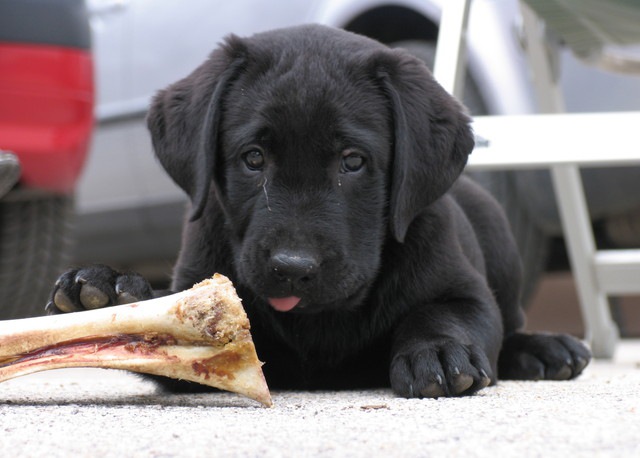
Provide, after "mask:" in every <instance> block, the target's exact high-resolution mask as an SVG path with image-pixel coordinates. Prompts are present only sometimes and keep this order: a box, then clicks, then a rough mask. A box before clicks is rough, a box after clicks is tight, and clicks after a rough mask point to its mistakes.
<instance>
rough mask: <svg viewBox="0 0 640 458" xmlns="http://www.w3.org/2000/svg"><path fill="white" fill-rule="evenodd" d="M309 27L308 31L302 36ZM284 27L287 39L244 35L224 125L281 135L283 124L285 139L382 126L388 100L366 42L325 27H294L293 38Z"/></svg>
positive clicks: (379, 129)
mask: <svg viewBox="0 0 640 458" xmlns="http://www.w3.org/2000/svg"><path fill="white" fill-rule="evenodd" d="M308 29H310V30H311V32H313V33H309V34H304V33H301V32H303V31H305V30H308ZM290 30H291V29H288V30H287V33H286V34H285V35H287V38H288V39H287V40H285V39H284V37H283V34H284V32H283V34H280V33H271V34H265V35H263V36H257V38H253V39H251V40H249V46H248V51H247V52H248V58H247V60H246V62H245V65H244V69H243V72H242V74H241V75H240V76H239V77H238V79H237V81H236V82H235V84H234V85H233V89H232V91H231V94H230V96H229V97H227V108H226V110H225V111H226V114H227V118H228V119H229V118H231V121H230V122H231V123H232V124H234V125H242V124H244V125H245V127H247V129H243V130H244V131H245V132H248V130H249V129H248V127H249V126H250V125H253V126H254V127H255V129H254V130H260V129H262V130H269V129H270V128H271V131H274V130H275V131H280V133H282V130H283V126H286V130H287V136H288V138H290V139H296V138H298V139H299V138H303V137H304V138H305V139H307V140H313V137H316V139H317V140H318V141H322V139H323V138H325V139H326V138H328V137H331V136H335V135H337V134H351V135H357V133H358V132H362V131H367V130H372V131H376V132H380V133H384V132H385V131H387V127H388V123H389V116H388V110H387V103H388V101H387V99H386V97H385V96H384V94H383V92H382V90H381V89H380V88H379V86H378V84H377V82H376V80H375V74H374V68H373V66H372V65H370V62H369V60H370V59H367V58H366V56H367V54H370V52H369V51H370V50H369V48H368V46H369V45H370V41H371V40H368V39H364V38H363V37H358V36H356V35H353V34H349V33H346V32H340V31H336V30H333V29H329V28H326V27H320V28H316V27H310V28H305V27H302V28H299V29H294V35H296V34H300V36H299V37H295V36H294V37H291V36H290V33H289V32H290ZM297 38H299V40H297ZM372 43H374V45H373V46H374V47H376V46H377V47H380V46H381V45H379V44H375V42H372ZM338 44H342V45H343V46H342V47H336V46H337V45H338ZM357 50H360V52H356V51H357Z"/></svg>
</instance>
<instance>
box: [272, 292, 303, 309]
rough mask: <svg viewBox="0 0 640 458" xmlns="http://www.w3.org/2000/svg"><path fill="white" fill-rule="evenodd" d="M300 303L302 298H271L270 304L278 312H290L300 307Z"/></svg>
mask: <svg viewBox="0 0 640 458" xmlns="http://www.w3.org/2000/svg"><path fill="white" fill-rule="evenodd" d="M299 302H300V298H299V297H296V296H289V297H272V298H269V304H271V307H273V308H274V309H276V310H277V311H278V312H288V311H289V310H291V309H292V308H294V307H295V306H296V305H298V303H299Z"/></svg>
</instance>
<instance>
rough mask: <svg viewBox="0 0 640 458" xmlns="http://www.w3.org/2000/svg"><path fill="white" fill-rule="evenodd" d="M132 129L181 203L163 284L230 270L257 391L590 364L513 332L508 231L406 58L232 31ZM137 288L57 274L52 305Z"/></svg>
mask: <svg viewBox="0 0 640 458" xmlns="http://www.w3.org/2000/svg"><path fill="white" fill-rule="evenodd" d="M148 124H149V129H150V131H151V136H152V139H153V145H154V148H155V151H156V154H157V156H158V158H159V159H160V161H161V162H162V164H163V166H164V167H165V169H166V170H167V172H168V173H169V174H170V175H171V177H172V178H173V179H174V180H175V181H176V183H177V184H178V185H180V186H181V187H182V188H183V189H184V190H185V191H186V192H187V193H188V194H189V196H190V197H191V202H192V205H191V211H190V217H189V220H188V221H187V222H186V223H185V227H184V235H183V243H182V250H181V252H180V257H179V260H178V263H177V265H176V267H175V273H174V281H173V289H174V290H182V289H185V288H188V287H190V286H191V285H193V284H194V283H196V282H198V281H200V280H202V279H204V278H205V277H209V276H211V275H212V274H213V273H214V272H220V273H222V274H224V275H227V276H228V277H230V278H231V279H232V281H233V282H234V283H235V285H236V288H237V290H238V293H239V295H240V297H241V298H242V299H243V304H244V307H245V308H246V311H247V313H248V315H249V318H250V320H251V325H252V334H253V337H254V341H255V344H256V348H257V350H258V354H259V356H260V358H261V359H262V360H263V361H265V362H266V364H265V366H264V370H265V374H266V377H267V381H268V382H269V384H270V385H271V387H272V388H307V389H314V388H325V389H336V388H358V387H369V386H388V385H389V384H390V385H391V387H392V388H393V390H394V391H395V392H396V393H397V394H399V395H401V396H407V397H421V396H426V397H438V396H456V395H465V394H471V393H474V392H476V391H478V390H480V389H482V388H484V387H485V386H487V385H489V384H490V383H494V382H495V381H496V380H497V377H498V376H499V377H501V378H518V379H556V380H559V379H570V378H573V377H576V376H577V375H578V374H580V372H581V371H582V370H583V369H584V367H585V366H586V365H587V363H588V361H589V358H590V354H589V351H588V350H587V349H586V348H585V347H584V346H583V345H582V344H581V343H580V342H579V341H577V340H575V339H573V338H571V337H569V336H565V335H546V334H545V335H541V334H524V333H521V332H519V330H520V329H521V327H522V325H523V318H522V312H521V309H520V306H519V302H518V300H519V285H520V278H519V275H520V268H519V259H518V255H517V252H516V248H515V245H514V242H513V239H512V236H511V234H510V232H509V229H508V224H507V222H506V220H505V217H504V215H503V214H502V212H501V210H500V208H499V207H498V205H497V204H496V203H495V201H493V200H492V198H491V197H490V196H488V195H487V194H486V193H485V192H483V191H482V190H481V189H480V188H479V187H478V186H476V185H475V184H473V183H472V182H471V181H470V180H468V179H466V178H459V176H460V173H461V172H462V170H463V168H464V166H465V163H466V161H467V156H468V154H469V153H470V152H471V150H472V149H473V135H472V132H471V130H470V127H469V119H468V118H467V116H466V115H465V114H464V113H463V110H462V108H461V106H460V105H459V104H458V103H457V102H456V101H455V100H454V99H453V98H452V97H450V96H449V95H448V94H447V93H446V92H445V91H444V90H443V89H442V88H441V87H440V86H439V85H438V84H437V83H436V82H435V81H434V79H433V78H432V76H431V74H430V72H429V71H428V69H427V67H426V66H425V65H424V64H423V63H422V62H421V61H419V60H417V59H415V58H414V57H412V56H411V55H409V54H407V53H405V52H403V51H400V50H391V49H389V48H387V47H385V46H383V45H381V44H379V43H377V42H375V41H372V40H370V39H367V38H364V37H360V36H357V35H354V34H351V33H347V32H344V31H340V30H334V29H330V28H327V27H321V26H303V27H296V28H291V29H284V30H276V31H273V32H268V33H262V34H258V35H255V36H253V37H250V38H246V39H243V38H238V37H235V36H231V37H229V38H228V39H227V40H226V41H225V43H224V44H223V45H222V46H221V47H220V48H219V49H217V50H215V51H214V52H213V53H212V54H211V56H210V58H209V59H208V60H207V61H206V62H205V63H204V64H202V65H201V66H200V67H199V68H197V69H196V70H195V71H194V72H193V73H192V74H191V75H190V76H188V77H187V78H185V79H183V80H181V81H178V82H177V83H175V84H173V85H171V86H170V87H169V88H167V89H166V90H164V91H161V92H160V93H159V94H158V95H157V96H156V97H155V99H154V101H153V105H152V107H151V111H150V114H149V117H148ZM514 154H517V152H514ZM153 294H154V293H153V292H152V291H151V289H150V288H149V286H148V284H147V283H146V281H144V279H142V278H141V277H139V276H137V275H130V274H120V273H118V272H115V271H113V270H111V269H109V268H107V267H103V266H97V267H91V268H88V269H82V270H72V271H69V272H67V273H66V274H64V275H63V276H62V277H61V278H60V280H59V282H58V283H57V286H56V288H55V289H54V291H53V292H52V296H51V303H50V304H49V306H48V309H49V311H50V312H52V313H57V312H61V311H65V312H66V311H74V310H82V309H84V308H88V307H100V306H109V305H113V304H116V303H123V302H129V301H131V300H133V298H137V299H148V298H150V297H152V296H153Z"/></svg>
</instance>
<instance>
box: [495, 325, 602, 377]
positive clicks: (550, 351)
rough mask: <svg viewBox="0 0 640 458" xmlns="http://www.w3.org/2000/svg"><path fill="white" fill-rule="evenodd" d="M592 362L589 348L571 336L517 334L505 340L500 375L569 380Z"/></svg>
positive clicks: (500, 362) (501, 353)
mask: <svg viewBox="0 0 640 458" xmlns="http://www.w3.org/2000/svg"><path fill="white" fill-rule="evenodd" d="M590 359H591V352H590V351H589V350H588V349H587V347H585V346H584V345H583V344H582V342H580V341H579V340H578V339H576V338H574V337H571V336H569V335H566V334H524V333H516V334H513V335H511V336H509V337H507V338H506V339H505V340H504V343H503V345H502V351H501V352H500V358H499V360H498V374H499V376H500V378H501V379H511V380H569V379H572V378H575V377H577V376H578V375H580V373H581V372H582V371H583V370H584V368H585V367H586V366H587V364H589V360H590Z"/></svg>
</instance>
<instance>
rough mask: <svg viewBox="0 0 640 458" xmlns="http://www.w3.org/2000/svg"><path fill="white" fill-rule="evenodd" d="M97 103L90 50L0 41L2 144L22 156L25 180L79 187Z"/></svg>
mask: <svg viewBox="0 0 640 458" xmlns="http://www.w3.org/2000/svg"><path fill="white" fill-rule="evenodd" d="M93 103H94V87H93V63H92V59H91V55H90V53H89V52H88V51H87V50H81V49H73V48H65V47H57V46H48V45H23V44H14V43H0V149H4V150H9V151H12V152H14V153H15V154H16V155H17V156H18V157H19V158H20V163H21V165H22V177H21V182H22V183H23V184H24V185H25V186H28V187H37V188H43V189H47V190H51V191H57V192H65V193H66V192H69V191H71V190H72V189H73V187H74V185H75V183H76V181H77V179H78V176H79V174H80V171H81V169H82V165H83V163H84V159H85V157H86V154H87V151H88V147H89V141H90V138H91V130H92V127H93Z"/></svg>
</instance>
